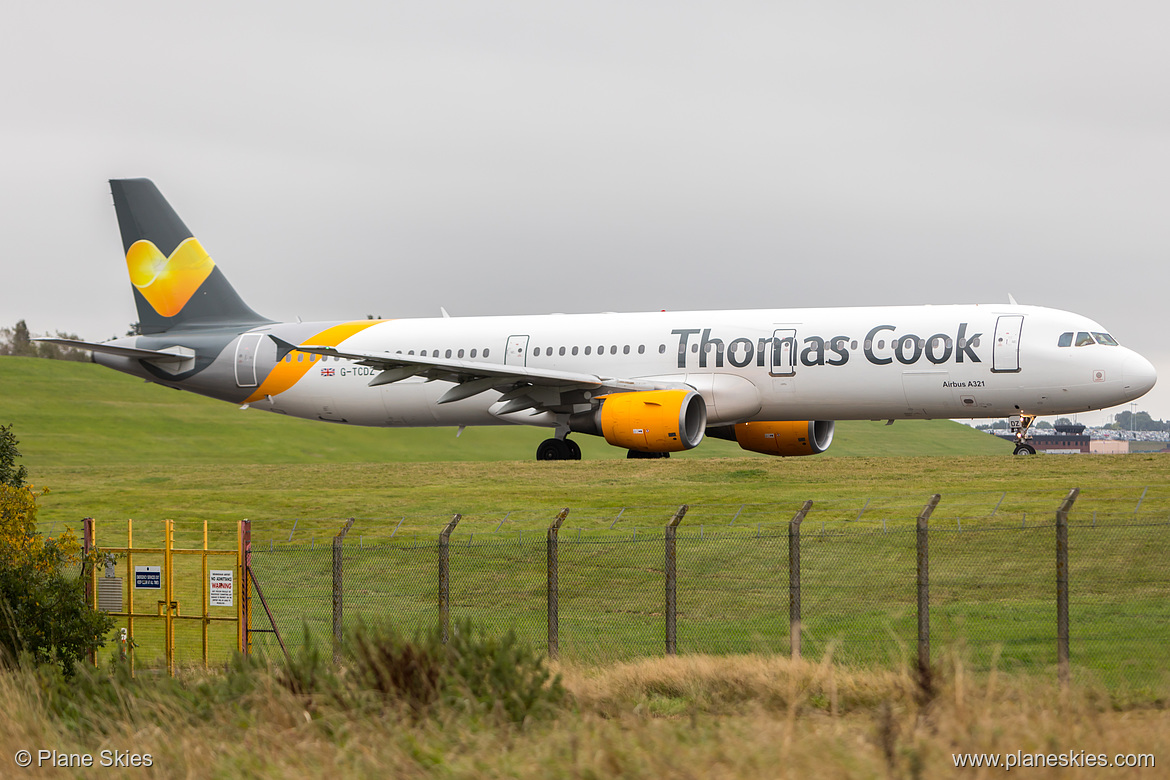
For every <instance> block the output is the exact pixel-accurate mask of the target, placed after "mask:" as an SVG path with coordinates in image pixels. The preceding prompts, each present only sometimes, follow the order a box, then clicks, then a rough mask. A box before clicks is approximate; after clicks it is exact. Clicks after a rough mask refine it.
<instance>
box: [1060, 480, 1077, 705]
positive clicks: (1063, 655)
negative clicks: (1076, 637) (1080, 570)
mask: <svg viewBox="0 0 1170 780" xmlns="http://www.w3.org/2000/svg"><path fill="white" fill-rule="evenodd" d="M1080 493H1081V490H1080V488H1073V489H1072V490H1070V491H1068V495H1067V496H1065V497H1064V501H1062V502H1061V504H1060V509H1057V510H1056V675H1057V678H1058V679H1059V680H1060V687H1061V689H1067V688H1068V513H1069V511H1071V510H1072V506H1073V504H1074V503H1076V500H1077V496H1079V495H1080Z"/></svg>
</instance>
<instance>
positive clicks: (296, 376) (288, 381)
mask: <svg viewBox="0 0 1170 780" xmlns="http://www.w3.org/2000/svg"><path fill="white" fill-rule="evenodd" d="M380 322H386V320H355V321H354V322H343V323H341V324H339V325H334V326H332V327H330V328H326V329H325V330H323V331H321V332H320V333H318V334H317V335H315V336H310V337H309V338H307V339H305V340H304V341H302V342H301V344H304V345H305V346H313V347H336V346H337V345H338V344H340V343H341V342H343V341H345V340H346V339H347V338H349V337H350V336H353V335H354V334H356V333H361V332H362V331H363V330H365V329H366V328H368V327H370V326H371V325H377V324H378V323H380ZM289 354H290V356H293V355H295V356H296V357H293V359H292V361H290V362H285V361H283V360H282V361H280V362H279V363H277V364H276V367H275V368H273V369H272V370H271V371H269V372H268V376H266V377H264V381H263V382H261V383H260V386H259V387H258V388H256V392H254V393H252V394H251V395H250V396H248V397H247V398H246V399H244V403H246V404H250V403H252V402H253V401H259V400H260V399H261V398H264V397H265V396H270V395H279V394H280V393H283V392H284V391H285V390H288V389H289V388H290V387H292V386H293V385H295V384H296V383H297V382H299V381H300V380H301V377H303V376H304V375H305V374H307V373H309V369H310V368H312V367H313V366H315V365H317V364H318V363H319V362H320V361H319V360H318V361H314V360H313V357H314V356H313V355H307V354H305V353H303V352H302V353H297V352H296V351H293V352H291V353H289ZM298 357H303V358H304V360H298V359H297V358H298Z"/></svg>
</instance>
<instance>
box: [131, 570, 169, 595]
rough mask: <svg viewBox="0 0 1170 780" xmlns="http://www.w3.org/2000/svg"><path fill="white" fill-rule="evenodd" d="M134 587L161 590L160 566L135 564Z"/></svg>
mask: <svg viewBox="0 0 1170 780" xmlns="http://www.w3.org/2000/svg"><path fill="white" fill-rule="evenodd" d="M134 587H136V588H147V589H149V590H162V567H161V566H135V567H134Z"/></svg>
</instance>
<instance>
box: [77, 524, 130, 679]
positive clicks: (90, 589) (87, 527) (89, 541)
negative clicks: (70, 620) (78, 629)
mask: <svg viewBox="0 0 1170 780" xmlns="http://www.w3.org/2000/svg"><path fill="white" fill-rule="evenodd" d="M127 546H129V545H127ZM93 547H94V522H93V518H92V517H86V518H83V519H82V521H81V577H82V579H84V580H85V605H86V606H87V607H89V608H91V609H97V602H96V601H95V600H94V599H95V596H94V589H95V588H96V585H95V584H94V577H96V576H97V571H96V568H95V564H94V563H93V562H91V561H90V557H91V556H90V553H91V552H93ZM129 576H130V577H133V576H134V570H133V569H131V570H130V575H129ZM130 583H131V585H133V583H134V580H132V579H131V580H130ZM89 661H90V663H92V664H93V665H94V666H95V667H96V666H97V662H98V661H97V648H94V649H92V650H90V651H89Z"/></svg>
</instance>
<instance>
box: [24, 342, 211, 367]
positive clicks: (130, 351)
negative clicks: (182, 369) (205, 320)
mask: <svg viewBox="0 0 1170 780" xmlns="http://www.w3.org/2000/svg"><path fill="white" fill-rule="evenodd" d="M32 341H45V342H48V343H49V344H60V345H61V346H63V347H72V348H74V349H87V350H89V351H90V352H102V353H105V354H107V355H120V356H121V357H128V358H137V359H138V360H153V361H154V362H156V363H181V362H183V361H184V360H190V359H191V357H192V356H191V355H184V354H180V353H178V352H168V351H165V350H157V349H138V348H137V347H119V346H115V345H114V344H95V343H93V342H90V341H78V340H76V339H32Z"/></svg>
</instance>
